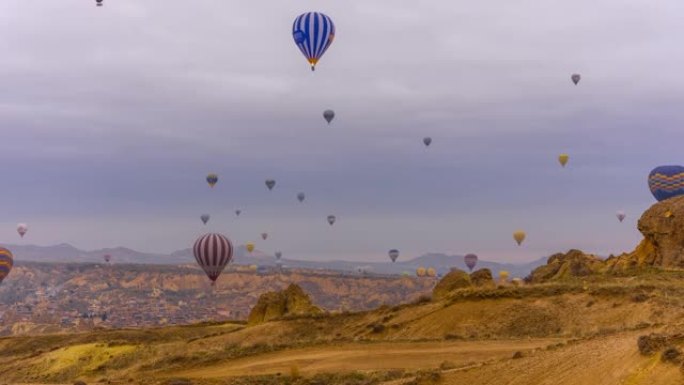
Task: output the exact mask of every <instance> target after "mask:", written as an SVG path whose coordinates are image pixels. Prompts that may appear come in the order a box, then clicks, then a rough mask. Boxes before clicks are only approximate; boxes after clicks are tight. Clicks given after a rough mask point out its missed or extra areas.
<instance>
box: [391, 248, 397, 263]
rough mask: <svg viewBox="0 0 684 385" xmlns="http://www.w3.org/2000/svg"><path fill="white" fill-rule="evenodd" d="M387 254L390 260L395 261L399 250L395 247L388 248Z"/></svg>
mask: <svg viewBox="0 0 684 385" xmlns="http://www.w3.org/2000/svg"><path fill="white" fill-rule="evenodd" d="M388 254H389V257H390V259H391V260H392V262H396V261H397V258H399V250H397V249H392V250H390V251H389V253H388Z"/></svg>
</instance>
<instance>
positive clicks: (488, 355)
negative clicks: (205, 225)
mask: <svg viewBox="0 0 684 385" xmlns="http://www.w3.org/2000/svg"><path fill="white" fill-rule="evenodd" d="M559 341H560V340H558V339H533V340H527V339H526V340H513V341H458V342H413V343H406V342H397V343H387V342H383V343H345V344H340V345H331V346H326V347H312V348H303V349H293V350H286V351H281V352H275V353H267V354H262V355H258V356H253V357H246V358H242V359H237V360H232V361H229V362H225V363H221V364H219V365H214V366H208V367H204V368H197V369H191V370H187V371H181V372H176V373H172V374H169V376H181V377H189V378H220V377H233V376H245V375H257V374H275V373H283V374H289V372H290V368H291V367H293V366H297V367H298V368H299V370H300V372H301V373H302V374H313V373H319V372H344V371H354V370H361V371H365V370H390V369H409V370H414V369H424V368H437V367H438V366H439V365H440V364H441V363H442V362H444V361H449V362H451V363H453V364H454V365H459V366H461V365H468V364H470V363H476V362H482V361H488V360H492V359H495V360H497V359H502V358H506V357H511V356H512V355H513V353H514V352H516V351H519V350H521V351H529V350H532V349H535V348H543V347H546V346H548V345H552V344H555V343H558V342H559Z"/></svg>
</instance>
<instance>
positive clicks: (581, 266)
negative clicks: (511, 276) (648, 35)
mask: <svg viewBox="0 0 684 385" xmlns="http://www.w3.org/2000/svg"><path fill="white" fill-rule="evenodd" d="M604 269H605V262H604V261H603V260H601V259H600V258H598V257H596V256H594V255H588V254H584V253H583V252H582V251H580V250H570V251H568V252H567V253H565V254H563V253H558V254H554V255H552V256H550V257H549V259H548V261H547V262H546V265H544V266H539V267H538V268H536V269H534V271H532V273H531V274H530V275H529V276H528V277H527V281H528V282H530V283H540V282H547V281H555V280H562V279H564V278H572V277H586V276H588V275H591V274H595V273H600V272H602V271H603V270H604Z"/></svg>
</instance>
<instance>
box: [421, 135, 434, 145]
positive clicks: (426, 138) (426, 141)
mask: <svg viewBox="0 0 684 385" xmlns="http://www.w3.org/2000/svg"><path fill="white" fill-rule="evenodd" d="M430 143H432V138H431V137H429V136H426V137H424V138H423V144H424V145H425V147H428V146H429V145H430Z"/></svg>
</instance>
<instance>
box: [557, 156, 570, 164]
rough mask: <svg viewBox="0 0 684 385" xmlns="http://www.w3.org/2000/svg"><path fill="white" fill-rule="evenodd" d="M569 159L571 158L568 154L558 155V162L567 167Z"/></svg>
mask: <svg viewBox="0 0 684 385" xmlns="http://www.w3.org/2000/svg"><path fill="white" fill-rule="evenodd" d="M568 159H570V156H569V155H568V154H560V155H558V162H559V163H560V164H561V166H563V167H565V165H566V164H567V163H568Z"/></svg>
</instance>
